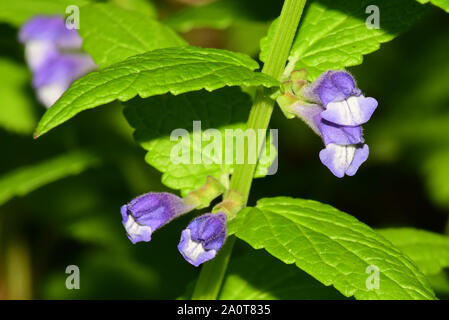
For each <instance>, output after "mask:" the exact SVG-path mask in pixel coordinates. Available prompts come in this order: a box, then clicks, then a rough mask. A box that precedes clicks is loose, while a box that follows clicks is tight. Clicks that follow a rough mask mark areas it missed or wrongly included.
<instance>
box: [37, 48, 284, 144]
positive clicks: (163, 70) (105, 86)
mask: <svg viewBox="0 0 449 320" xmlns="http://www.w3.org/2000/svg"><path fill="white" fill-rule="evenodd" d="M257 68H258V64H257V62H256V61H254V60H253V59H251V58H250V57H249V56H247V55H244V54H240V53H235V52H230V51H226V50H218V49H202V48H197V47H189V46H186V47H177V48H165V49H157V50H153V51H150V52H147V53H144V54H140V55H137V56H133V57H130V58H128V59H126V60H124V61H122V62H119V63H116V64H114V65H112V66H109V67H107V68H104V69H101V70H99V71H96V72H92V73H89V74H88V75H86V76H84V77H83V78H81V79H79V80H78V81H76V82H75V83H74V84H73V85H72V86H71V87H70V88H69V89H68V90H67V91H66V92H65V93H64V94H63V95H62V97H61V98H60V99H59V100H58V101H57V102H56V103H55V104H54V105H53V106H52V107H51V108H50V109H49V110H47V112H46V113H45V114H44V116H43V117H42V119H41V120H40V122H39V125H38V127H37V129H36V132H35V137H38V136H40V135H42V134H44V133H46V132H47V131H49V130H51V129H53V128H54V127H56V126H58V125H60V124H62V123H63V122H65V121H67V120H69V119H70V118H72V117H74V116H75V115H76V114H78V113H79V112H81V111H83V110H86V109H91V108H95V107H97V106H100V105H103V104H106V103H109V102H112V101H114V100H116V99H118V100H120V101H127V100H129V99H131V98H133V97H135V96H136V95H139V96H140V97H142V98H147V97H150V96H154V95H159V94H164V93H172V94H174V95H177V94H181V93H184V92H189V91H196V90H201V89H206V90H208V91H213V90H216V89H219V88H222V87H224V86H265V87H275V86H278V84H279V83H278V81H277V80H275V79H273V78H271V77H269V76H267V75H265V74H262V73H260V72H254V71H253V70H254V69H257Z"/></svg>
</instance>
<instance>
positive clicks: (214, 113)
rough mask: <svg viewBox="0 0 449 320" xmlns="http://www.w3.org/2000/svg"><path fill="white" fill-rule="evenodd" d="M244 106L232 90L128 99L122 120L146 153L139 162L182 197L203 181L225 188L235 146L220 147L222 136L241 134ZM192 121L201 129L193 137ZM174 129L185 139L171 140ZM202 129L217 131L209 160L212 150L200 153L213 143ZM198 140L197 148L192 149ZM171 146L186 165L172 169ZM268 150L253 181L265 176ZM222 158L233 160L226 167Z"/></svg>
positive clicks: (270, 151)
mask: <svg viewBox="0 0 449 320" xmlns="http://www.w3.org/2000/svg"><path fill="white" fill-rule="evenodd" d="M250 106H251V99H250V97H249V96H248V95H247V94H245V93H243V92H242V91H241V90H240V89H239V88H235V87H233V88H223V89H219V90H216V91H214V92H212V93H208V92H206V91H204V90H202V91H198V92H191V93H186V94H183V95H180V96H172V95H164V96H155V97H152V98H149V99H144V100H142V99H134V100H132V101H130V102H129V103H127V107H126V109H125V115H126V118H127V119H128V121H129V123H130V124H131V126H133V127H134V128H135V129H136V131H135V135H134V136H135V139H136V140H137V141H138V142H139V143H140V144H141V145H142V147H143V148H144V149H145V150H147V151H148V153H147V155H146V157H145V160H146V161H147V162H148V163H149V164H150V165H152V166H154V167H155V168H156V169H158V170H159V171H161V172H163V176H162V183H164V184H165V185H166V186H168V187H170V188H173V189H178V190H181V191H182V193H183V194H186V193H187V192H189V191H191V190H193V189H196V188H198V187H200V186H201V185H203V184H204V183H205V181H206V178H207V176H208V175H211V176H214V177H215V178H216V179H218V180H220V181H222V182H223V183H224V184H225V185H227V183H228V177H229V175H230V174H231V173H232V170H233V164H234V163H236V161H235V159H236V149H237V148H236V145H237V141H234V143H232V145H230V143H225V140H226V137H225V130H226V129H241V130H244V129H245V123H246V120H247V118H248V114H249V110H250ZM193 121H201V124H200V126H201V128H199V127H198V128H197V130H198V131H195V132H197V133H194V131H193ZM179 128H180V129H185V130H186V132H188V133H189V137H187V138H185V139H182V138H181V137H178V136H176V137H174V138H173V139H171V138H170V135H171V134H172V132H173V131H174V130H176V129H179ZM208 129H217V130H218V133H219V134H220V137H219V138H220V139H222V140H220V142H219V144H221V146H219V148H221V154H215V152H220V151H218V150H215V149H213V151H211V152H206V150H208V149H209V148H211V147H212V146H214V145H215V143H216V141H215V139H216V138H215V136H209V137H206V136H205V132H206V131H207V132H210V130H208ZM200 130H201V131H200ZM201 137H202V139H203V142H202V143H201V144H198V143H196V142H195V141H199V139H201ZM175 146H178V147H181V146H182V147H184V148H185V149H186V150H190V152H189V158H188V159H187V160H189V163H174V161H173V159H172V157H171V153H172V152H173V151H172V150H174V147H175ZM208 146H209V147H208ZM270 146H271V144H268V143H267V152H262V158H261V160H260V162H259V164H258V166H257V169H256V176H263V175H265V174H266V171H267V169H268V167H269V166H270V164H271V162H272V161H273V159H274V157H275V155H276V154H275V153H276V152H275V150H274V147H272V148H271V149H270ZM226 150H228V151H226ZM178 151H180V150H178ZM226 152H229V154H230V155H231V156H232V159H234V161H232V162H231V163H229V164H228V163H226V159H225V155H226ZM176 156H178V154H176ZM179 156H180V155H179ZM211 156H212V158H211Z"/></svg>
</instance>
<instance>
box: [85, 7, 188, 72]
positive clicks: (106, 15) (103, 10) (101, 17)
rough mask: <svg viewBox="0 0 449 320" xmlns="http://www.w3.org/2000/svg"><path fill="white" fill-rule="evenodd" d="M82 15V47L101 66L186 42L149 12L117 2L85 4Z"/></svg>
mask: <svg viewBox="0 0 449 320" xmlns="http://www.w3.org/2000/svg"><path fill="white" fill-rule="evenodd" d="M81 17H82V28H80V30H79V33H80V35H81V37H82V38H83V48H84V50H86V51H87V52H88V53H89V54H90V55H91V56H92V58H93V59H94V61H95V62H96V63H97V64H98V65H99V66H100V67H106V66H109V65H111V64H114V63H117V62H120V61H122V60H125V59H126V58H128V57H130V56H134V55H136V54H141V53H145V52H147V51H151V50H154V49H160V48H167V47H177V46H182V45H185V44H186V42H185V41H184V40H183V39H182V38H181V37H179V36H178V35H177V34H176V33H175V32H174V31H173V30H171V29H170V28H169V27H167V26H165V25H163V24H161V23H159V22H158V21H156V20H154V19H152V18H150V17H148V16H147V15H145V14H141V13H139V12H135V11H129V10H126V9H122V8H119V7H117V6H114V5H110V4H93V5H88V6H85V7H83V8H82V9H81Z"/></svg>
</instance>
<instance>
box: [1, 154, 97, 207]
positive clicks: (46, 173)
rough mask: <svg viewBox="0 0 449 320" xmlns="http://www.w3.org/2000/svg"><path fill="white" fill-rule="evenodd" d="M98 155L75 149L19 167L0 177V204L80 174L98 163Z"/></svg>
mask: <svg viewBox="0 0 449 320" xmlns="http://www.w3.org/2000/svg"><path fill="white" fill-rule="evenodd" d="M98 162H99V159H98V157H97V156H95V155H93V154H91V153H88V152H81V151H74V152H71V153H68V154H65V155H62V156H58V157H56V158H53V159H50V160H46V161H43V162H40V163H38V164H35V165H30V166H27V167H22V168H18V169H16V170H14V171H12V172H9V173H7V174H5V175H3V176H1V177H0V205H1V204H3V203H5V202H6V201H8V200H9V199H11V198H13V197H15V196H24V195H26V194H27V193H30V192H32V191H34V190H36V189H38V188H40V187H42V186H44V185H46V184H48V183H51V182H53V181H56V180H59V179H62V178H65V177H67V176H70V175H75V174H79V173H81V172H82V171H84V170H86V169H88V168H90V167H92V166H94V165H96V164H98Z"/></svg>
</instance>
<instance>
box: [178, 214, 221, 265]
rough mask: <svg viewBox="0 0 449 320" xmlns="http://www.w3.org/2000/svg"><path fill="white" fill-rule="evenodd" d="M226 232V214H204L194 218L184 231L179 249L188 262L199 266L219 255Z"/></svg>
mask: <svg viewBox="0 0 449 320" xmlns="http://www.w3.org/2000/svg"><path fill="white" fill-rule="evenodd" d="M226 233H227V231H226V214H224V213H223V212H218V213H217V214H211V213H207V214H204V215H202V216H199V217H197V218H195V219H193V221H192V222H190V224H189V225H188V226H187V228H186V229H185V230H183V231H182V234H181V241H180V242H179V245H178V250H179V252H180V253H181V254H182V256H183V257H184V259H186V260H187V262H189V263H190V264H192V265H194V266H195V267H198V266H199V265H200V264H202V263H204V262H206V261H209V260H211V259H213V258H214V257H215V256H216V255H217V252H218V251H219V250H220V248H221V247H222V246H223V243H224V242H225V239H226Z"/></svg>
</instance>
